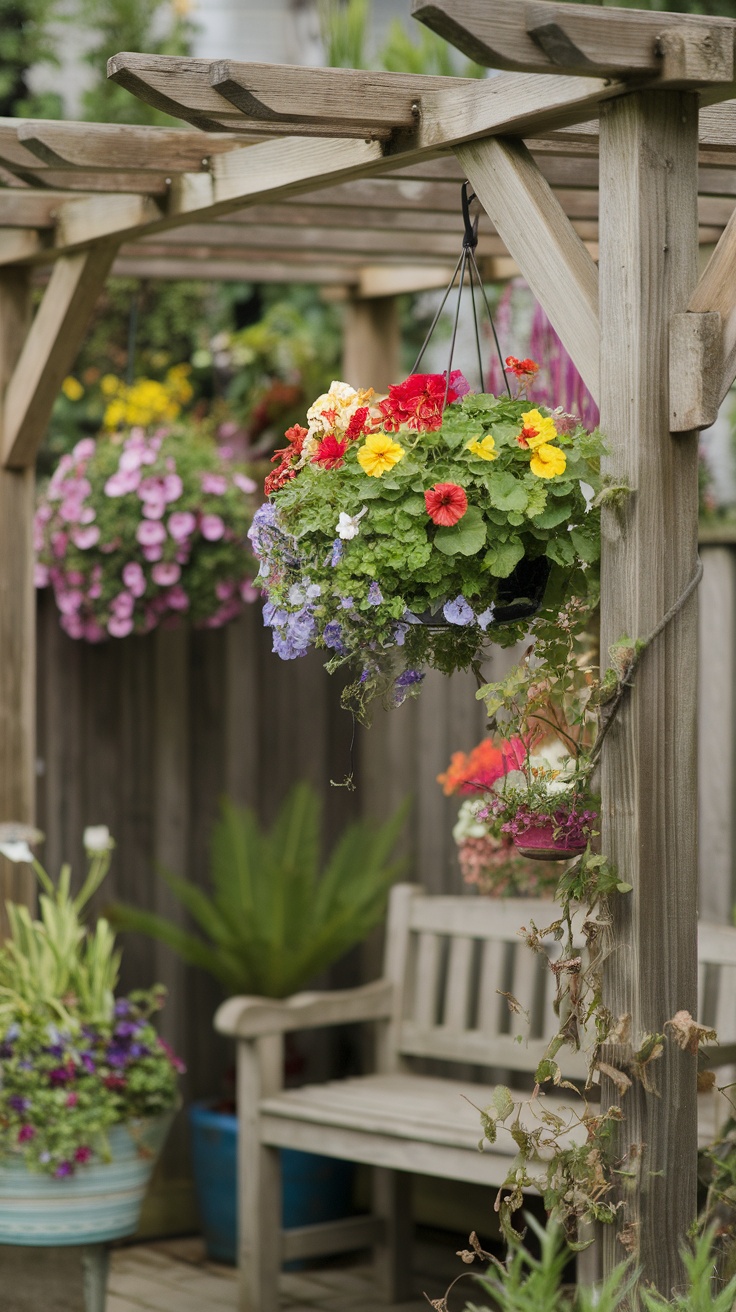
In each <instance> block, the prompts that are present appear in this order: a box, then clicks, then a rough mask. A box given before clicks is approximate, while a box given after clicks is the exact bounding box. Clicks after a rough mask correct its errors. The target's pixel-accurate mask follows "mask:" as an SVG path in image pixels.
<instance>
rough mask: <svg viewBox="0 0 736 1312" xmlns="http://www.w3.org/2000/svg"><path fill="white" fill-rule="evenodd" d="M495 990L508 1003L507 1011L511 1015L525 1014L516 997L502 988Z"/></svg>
mask: <svg viewBox="0 0 736 1312" xmlns="http://www.w3.org/2000/svg"><path fill="white" fill-rule="evenodd" d="M496 992H497V993H498V994H499V995H500V996H501V997H502V998H505V999H506V1001H507V1003H508V1004H509V1011H510V1012H511V1013H512V1015H514V1016H519V1015H521V1016H523V1015H525V1014H526V1013H525V1011H524V1008H523V1007H522V1005H521V1003H520V1002H519V1000H518V998H515V997H514V995H513V993H504V991H503V989H496Z"/></svg>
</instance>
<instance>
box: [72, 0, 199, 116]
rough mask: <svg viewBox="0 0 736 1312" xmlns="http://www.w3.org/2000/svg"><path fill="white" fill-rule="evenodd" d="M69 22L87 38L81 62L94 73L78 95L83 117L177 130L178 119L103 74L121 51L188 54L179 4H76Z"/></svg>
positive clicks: (103, 0)
mask: <svg viewBox="0 0 736 1312" xmlns="http://www.w3.org/2000/svg"><path fill="white" fill-rule="evenodd" d="M73 21H75V22H76V23H80V24H81V25H82V26H83V27H84V28H85V30H86V31H87V32H89V33H90V34H91V37H92V40H91V41H90V43H89V45H87V46H86V49H85V52H84V55H83V59H84V62H85V63H86V64H88V65H89V66H90V67H91V68H93V69H94V70H95V72H96V73H97V74H98V80H97V81H96V82H95V83H94V85H93V86H92V87H91V88H90V90H88V91H85V92H84V94H83V96H82V107H83V112H84V117H85V118H87V119H89V120H90V121H91V122H98V123H140V124H145V123H151V124H162V125H168V126H173V125H176V126H177V127H180V126H181V123H180V120H179V119H176V118H172V117H170V116H169V115H168V114H163V113H161V111H160V110H157V109H152V108H151V106H150V105H146V104H144V102H143V101H142V100H139V99H138V98H137V96H132V95H131V94H130V92H129V91H126V90H124V88H123V87H120V86H118V85H117V83H115V82H111V81H109V80H108V78H107V77H106V76H105V68H106V65H107V61H108V59H110V57H111V56H112V55H115V54H117V53H118V52H119V51H121V50H145V52H146V54H148V55H188V54H189V53H190V47H191V37H192V27H191V24H190V23H189V22H188V21H187V20H186V19H185V18H184V17H182V13H181V6H177V5H176V4H169V3H165V2H164V0H76V9H75V12H74V20H73Z"/></svg>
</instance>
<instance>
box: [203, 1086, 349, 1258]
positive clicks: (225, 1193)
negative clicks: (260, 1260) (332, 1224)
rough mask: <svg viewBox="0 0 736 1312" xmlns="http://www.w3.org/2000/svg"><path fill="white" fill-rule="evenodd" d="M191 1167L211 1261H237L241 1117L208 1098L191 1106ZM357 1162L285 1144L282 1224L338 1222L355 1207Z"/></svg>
mask: <svg viewBox="0 0 736 1312" xmlns="http://www.w3.org/2000/svg"><path fill="white" fill-rule="evenodd" d="M189 1122H190V1126H191V1131H192V1166H193V1168H194V1186H195V1190H196V1194H197V1207H198V1209H199V1218H200V1221H201V1223H202V1232H203V1234H204V1239H205V1244H206V1246H207V1255H208V1257H210V1258H211V1259H212V1261H213V1262H226V1263H228V1264H230V1265H235V1264H236V1263H237V1253H238V1208H237V1197H238V1179H237V1176H238V1172H237V1157H238V1118H237V1116H232V1115H228V1113H227V1112H219V1111H214V1110H213V1109H212V1106H211V1104H209V1103H206V1102H201V1103H194V1104H193V1106H191V1107H190V1109H189ZM354 1174H355V1167H354V1165H353V1163H352V1162H341V1161H338V1160H337V1159H336V1158H334V1157H321V1156H318V1155H317V1154H316V1153H302V1152H297V1151H296V1150H294V1149H292V1148H282V1149H281V1179H282V1197H283V1215H282V1224H283V1226H284V1229H285V1230H288V1229H290V1228H291V1227H293V1226H300V1225H317V1224H318V1223H319V1222H320V1221H337V1220H339V1219H340V1218H341V1217H343V1216H349V1215H350V1214H351V1212H352V1210H353V1207H352V1194H353V1180H354Z"/></svg>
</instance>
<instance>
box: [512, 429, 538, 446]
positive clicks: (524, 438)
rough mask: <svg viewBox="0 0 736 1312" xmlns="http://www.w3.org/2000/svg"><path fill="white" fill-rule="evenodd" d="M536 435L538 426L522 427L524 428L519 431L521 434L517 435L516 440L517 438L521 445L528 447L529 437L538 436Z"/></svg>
mask: <svg viewBox="0 0 736 1312" xmlns="http://www.w3.org/2000/svg"><path fill="white" fill-rule="evenodd" d="M536 436H537V430H536V428H522V430H521V432H520V433H519V436H518V437H517V439H516V440H517V442H518V443H519V446H525V447H528V446H529V438H530V437H536Z"/></svg>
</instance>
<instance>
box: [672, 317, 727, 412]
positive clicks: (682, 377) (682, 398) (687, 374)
mask: <svg viewBox="0 0 736 1312" xmlns="http://www.w3.org/2000/svg"><path fill="white" fill-rule="evenodd" d="M669 369H670V372H669V385H670V431H671V432H673V433H690V432H693V430H695V429H697V430H698V431H699V430H701V429H703V428H710V427H711V425H712V424H714V423H715V421H716V419H717V418H718V410H719V407H720V403H721V395H720V392H721V377H722V374H723V320H722V318H721V315H720V314H719V313H718V311H717V310H710V311H708V310H701V311H700V312H698V313H693V311H692V310H687V311H685V313H684V314H673V316H672V318H671V320H670V366H669ZM734 370H735V372H736V362H735V364H734Z"/></svg>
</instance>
